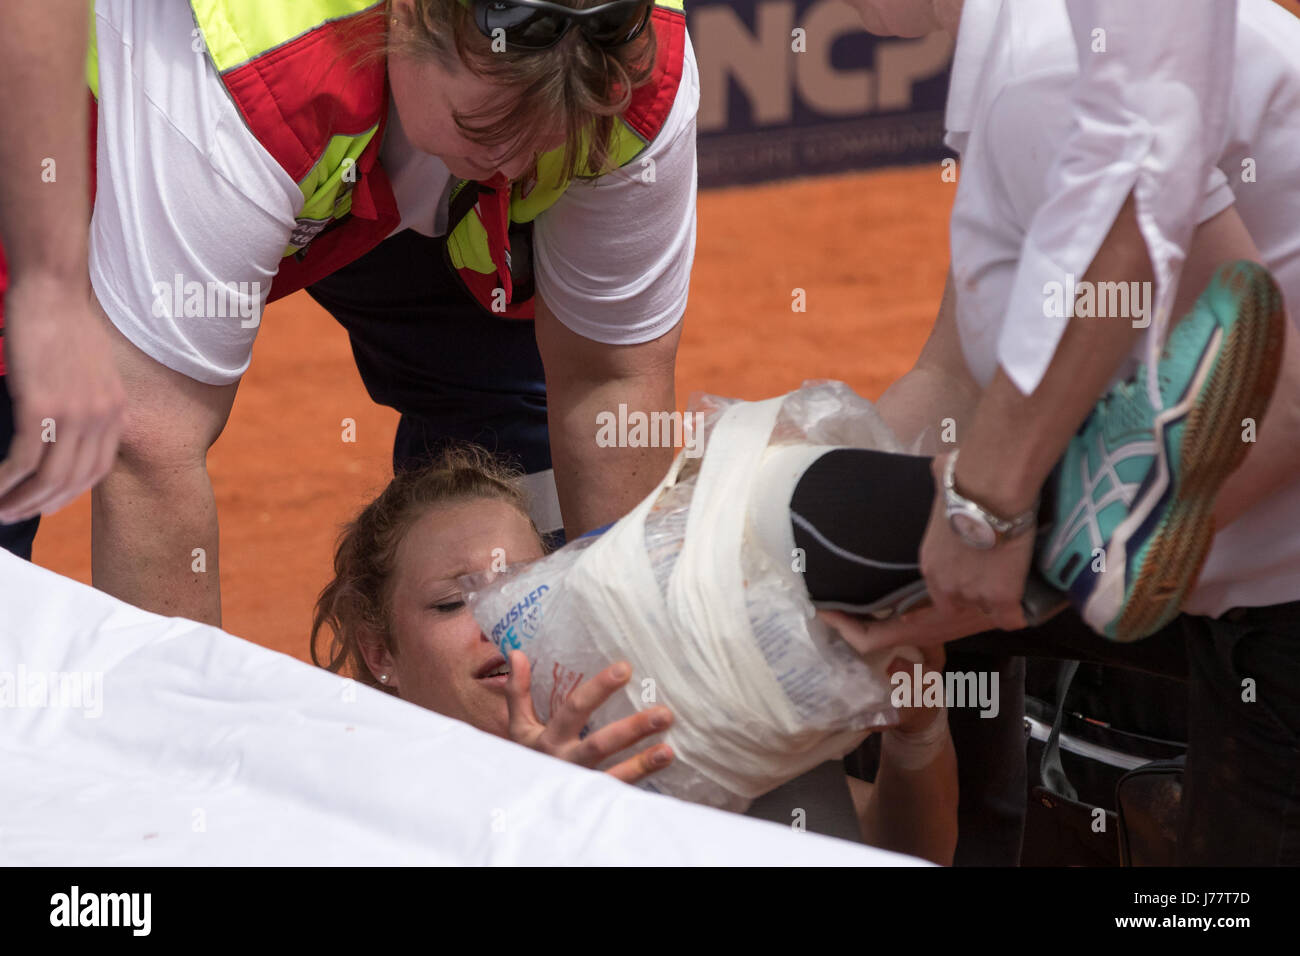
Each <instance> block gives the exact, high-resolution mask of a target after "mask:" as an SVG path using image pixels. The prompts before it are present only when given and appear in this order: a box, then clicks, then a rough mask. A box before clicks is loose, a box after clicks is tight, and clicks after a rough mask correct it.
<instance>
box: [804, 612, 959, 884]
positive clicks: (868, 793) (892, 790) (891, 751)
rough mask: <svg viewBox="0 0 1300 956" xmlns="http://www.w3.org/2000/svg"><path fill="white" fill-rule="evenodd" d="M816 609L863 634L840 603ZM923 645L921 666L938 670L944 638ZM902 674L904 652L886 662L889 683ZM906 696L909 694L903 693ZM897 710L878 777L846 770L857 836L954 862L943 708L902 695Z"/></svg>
mask: <svg viewBox="0 0 1300 956" xmlns="http://www.w3.org/2000/svg"><path fill="white" fill-rule="evenodd" d="M820 615H821V617H822V618H823V619H824V620H825V621H826V622H827V623H828V624H830V625H831V627H833V628H834V629H835V631H836V633H838V634H839V636H840V637H841V638H843V639H844V640H845V641H847V642H848V643H849V644H850V645H851V646H853V647H858V646H859V645H861V644H862V643H863V642H864V641H865V639H866V636H867V633H868V628H867V626H866V625H864V624H863V623H862V622H861V621H859V620H857V619H856V618H854V617H851V616H850V615H848V614H843V613H841V612H839V611H822V612H820ZM922 653H923V655H924V657H923V659H924V663H923V665H922V667H923V672H925V673H931V672H941V671H942V670H943V663H944V650H943V647H942V646H937V645H936V646H931V647H927V648H926V649H925V650H924V651H923V652H922ZM900 674H901V675H903V676H907V677H909V678H910V677H911V676H912V674H913V664H912V662H911V661H910V660H908V659H907V658H905V657H903V656H900V657H898V658H896V659H895V660H894V661H893V662H891V666H890V683H891V686H895V687H897V686H898V685H896V684H895V681H896V680H898V675H900ZM903 696H904V700H905V701H907V698H908V695H907V694H904V695H903ZM914 699H915V698H913V700H914ZM895 703H896V702H895ZM898 718H899V720H898V726H897V727H895V728H891V729H889V730H886V731H884V735H883V736H882V739H881V748H880V749H881V754H880V766H879V769H878V770H877V771H876V781H875V783H874V784H873V783H867V782H866V781H863V780H858V779H857V778H856V777H853V776H851V775H850V776H849V778H848V781H849V792H850V793H851V794H852V796H853V805H854V808H855V810H856V811H857V814H858V823H859V825H860V826H861V829H862V839H864V840H865V841H866V842H867V843H869V844H871V845H872V846H878V847H880V848H881V849H884V850H893V851H894V852H896V853H910V854H911V855H913V856H919V857H922V858H924V859H926V860H930V861H931V862H932V863H938V864H940V865H941V866H951V865H952V859H953V853H954V852H956V849H957V754H956V751H955V750H954V749H953V743H952V737H951V735H950V734H949V733H948V720H947V711H946V710H945V709H944V708H943V707H926V706H924V705H921V706H918V705H916V704H915V703H913V702H907V703H905V704H904V705H903V706H899V707H898Z"/></svg>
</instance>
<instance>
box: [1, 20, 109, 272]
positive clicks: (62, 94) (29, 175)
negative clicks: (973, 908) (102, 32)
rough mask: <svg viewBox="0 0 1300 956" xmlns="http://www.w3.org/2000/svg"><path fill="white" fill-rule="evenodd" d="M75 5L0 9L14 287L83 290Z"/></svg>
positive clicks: (79, 30) (4, 201) (83, 182)
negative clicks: (31, 284)
mask: <svg viewBox="0 0 1300 956" xmlns="http://www.w3.org/2000/svg"><path fill="white" fill-rule="evenodd" d="M86 24H87V20H86V4H85V2H84V0H49V2H46V3H37V4H32V3H13V4H6V5H5V6H4V8H3V11H2V12H0V90H3V91H4V96H3V97H0V129H3V130H5V131H6V135H5V136H3V137H0V172H2V173H3V175H0V238H2V239H3V242H4V247H5V255H6V257H7V259H8V261H9V268H10V271H11V273H12V274H13V277H14V281H15V282H18V281H25V280H26V279H27V278H28V277H37V276H49V277H52V278H55V279H59V280H62V281H67V282H76V283H79V284H81V285H87V279H86V245H87V222H88V220H89V197H88V194H87V175H86V153H87V149H86V138H87V125H88V119H87V113H88V108H87V96H88V94H87V91H86V87H85V56H86Z"/></svg>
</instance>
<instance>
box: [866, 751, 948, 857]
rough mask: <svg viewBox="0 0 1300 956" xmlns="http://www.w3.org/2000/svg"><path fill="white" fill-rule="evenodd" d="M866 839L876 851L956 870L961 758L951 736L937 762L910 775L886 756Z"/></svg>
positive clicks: (869, 804)
mask: <svg viewBox="0 0 1300 956" xmlns="http://www.w3.org/2000/svg"><path fill="white" fill-rule="evenodd" d="M862 836H863V839H865V840H866V841H867V842H868V843H870V844H871V845H872V846H878V847H880V848H881V849H883V850H893V851H895V852H897V853H909V854H911V855H912V856H919V857H922V858H923V859H926V860H930V861H931V862H933V863H938V864H940V865H942V866H951V865H952V858H953V853H954V851H955V850H956V848H957V754H956V751H955V750H954V749H953V745H952V738H951V737H947V736H946V735H945V741H944V745H943V747H942V749H941V750H940V751H939V753H938V754H937V755H936V756H935V758H934V760H932V761H931V762H930V763H928V764H927V765H926V766H924V767H921V768H919V769H915V770H913V769H904V768H902V767H900V766H898V764H897V762H891V761H890V760H889V757H888V754H885V755H884V756H882V758H881V761H880V769H879V770H878V771H877V773H876V783H875V786H874V787H873V788H872V792H871V796H870V799H869V800H868V802H867V805H866V808H865V809H864V811H863V813H862Z"/></svg>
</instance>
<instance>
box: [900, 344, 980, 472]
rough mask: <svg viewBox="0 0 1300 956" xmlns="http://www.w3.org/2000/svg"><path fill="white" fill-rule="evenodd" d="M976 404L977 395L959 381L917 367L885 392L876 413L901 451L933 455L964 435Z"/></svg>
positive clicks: (942, 373) (929, 369)
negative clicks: (891, 432)
mask: <svg viewBox="0 0 1300 956" xmlns="http://www.w3.org/2000/svg"><path fill="white" fill-rule="evenodd" d="M978 402H979V393H978V392H976V391H975V390H974V389H971V388H969V387H968V386H967V385H966V383H965V382H963V381H962V380H960V379H955V378H953V377H952V376H950V375H947V374H945V373H944V372H943V371H942V370H941V369H937V368H931V367H929V366H921V365H918V366H916V367H914V368H913V369H912V370H911V371H909V372H908V373H907V374H906V375H904V376H903V377H902V378H900V379H898V380H897V381H895V382H894V384H893V385H890V386H889V388H887V389H886V390H885V394H883V395H881V396H880V400H879V401H878V402H877V403H876V410H877V411H878V412H880V417H881V418H883V419H884V420H885V424H886V425H888V426H889V427H890V428H891V429H892V430H893V432H894V435H895V437H897V438H898V440H899V442H900V443H901V444H902V446H903V448H904V449H906V450H907V451H910V452H913V453H915V454H918V455H934V454H936V453H938V452H939V451H941V450H942V449H943V444H944V442H947V441H952V440H953V438H959V437H960V436H961V435H962V434H964V432H965V426H966V425H967V424H968V423H969V421H970V417H971V415H972V414H973V412H974V409H975V407H976V405H977V404H978ZM949 436H952V437H951V438H950V437H949ZM918 440H919V442H920V443H919V445H918Z"/></svg>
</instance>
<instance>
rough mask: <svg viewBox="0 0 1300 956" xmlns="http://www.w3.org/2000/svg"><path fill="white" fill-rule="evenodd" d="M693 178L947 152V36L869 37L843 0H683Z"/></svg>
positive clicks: (722, 181)
mask: <svg viewBox="0 0 1300 956" xmlns="http://www.w3.org/2000/svg"><path fill="white" fill-rule="evenodd" d="M686 13H687V16H688V26H689V30H690V34H691V42H692V44H693V45H694V47H695V55H696V60H697V61H698V63H699V68H700V113H699V164H700V185H701V186H705V187H708V186H723V185H731V184H735V183H752V182H761V181H763V180H770V179H782V178H786V177H790V176H805V175H813V174H817V173H829V172H840V171H843V170H849V169H862V168H867V167H871V166H882V165H890V164H895V163H912V162H928V161H934V160H937V159H938V158H939V157H941V156H944V155H946V151H945V150H944V147H943V111H944V103H945V101H946V99H947V95H948V70H949V66H950V65H951V60H952V48H953V43H952V39H951V38H950V37H949V36H948V35H947V34H944V33H936V34H932V35H931V36H928V37H924V38H921V39H916V40H901V39H885V38H881V37H875V36H872V35H871V34H869V33H867V32H866V31H865V30H864V29H863V28H862V22H861V20H860V19H859V18H858V14H857V12H856V11H855V10H854V9H853V8H851V7H850V6H848V4H846V3H844V2H843V0H687V3H686Z"/></svg>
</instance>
